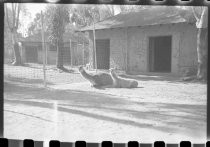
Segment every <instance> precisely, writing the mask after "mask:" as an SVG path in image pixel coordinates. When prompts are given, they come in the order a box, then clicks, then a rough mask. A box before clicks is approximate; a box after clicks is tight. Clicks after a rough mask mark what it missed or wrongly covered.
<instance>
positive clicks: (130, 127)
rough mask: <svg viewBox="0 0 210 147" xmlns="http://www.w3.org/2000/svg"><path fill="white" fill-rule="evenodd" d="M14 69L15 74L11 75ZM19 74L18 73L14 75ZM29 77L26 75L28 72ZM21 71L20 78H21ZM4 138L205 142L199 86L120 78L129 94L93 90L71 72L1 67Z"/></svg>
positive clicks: (202, 87) (159, 78) (172, 79)
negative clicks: (132, 83)
mask: <svg viewBox="0 0 210 147" xmlns="http://www.w3.org/2000/svg"><path fill="white" fill-rule="evenodd" d="M15 68H17V69H15ZM19 68H22V69H19ZM30 70H31V71H32V72H35V73H33V74H34V75H35V74H36V76H34V78H33V75H32V74H31V72H29V71H30ZM23 71H24V72H23ZM4 73H5V78H4V135H5V137H6V138H10V139H26V138H30V139H34V140H51V139H57V140H60V141H69V142H74V141H77V140H85V141H87V142H101V141H105V140H111V141H113V142H128V141H132V140H136V141H140V142H146V143H151V142H154V141H157V140H163V141H165V142H166V143H177V142H180V141H182V140H189V141H192V143H201V142H202V143H203V142H204V141H206V100H207V97H206V94H207V86H206V84H205V83H198V82H182V81H180V80H179V78H180V77H177V76H171V75H168V74H158V73H153V74H148V73H147V74H143V73H142V74H141V75H136V76H134V75H133V76H131V75H130V76H128V75H127V76H126V77H129V78H133V79H136V80H138V83H139V87H138V88H135V89H124V88H122V89H116V88H107V89H95V88H92V87H90V84H89V83H88V82H87V81H86V80H85V79H83V78H82V77H81V75H80V74H78V73H77V72H76V71H75V72H72V73H59V72H58V71H53V70H52V71H51V72H50V70H49V71H48V72H47V73H48V75H51V79H50V78H49V77H48V85H47V88H43V81H42V80H41V76H42V73H41V69H40V68H37V69H35V68H32V67H10V66H8V65H5V70H4Z"/></svg>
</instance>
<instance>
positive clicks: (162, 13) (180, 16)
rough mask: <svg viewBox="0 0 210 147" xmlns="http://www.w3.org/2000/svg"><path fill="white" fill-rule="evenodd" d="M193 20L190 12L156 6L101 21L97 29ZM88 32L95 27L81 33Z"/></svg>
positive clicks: (84, 29) (88, 27) (171, 7)
mask: <svg viewBox="0 0 210 147" xmlns="http://www.w3.org/2000/svg"><path fill="white" fill-rule="evenodd" d="M192 19H193V21H194V16H193V15H192V12H191V11H189V10H183V9H180V8H176V7H174V6H155V7H153V8H152V7H151V8H147V9H143V10H141V11H138V12H129V13H120V14H118V15H115V16H113V17H110V18H107V19H105V20H103V21H99V22H97V23H95V29H96V30H100V29H110V28H123V27H134V26H148V25H158V24H172V23H184V22H186V23H190V21H192ZM88 30H93V26H87V27H84V28H82V29H81V30H80V31H88Z"/></svg>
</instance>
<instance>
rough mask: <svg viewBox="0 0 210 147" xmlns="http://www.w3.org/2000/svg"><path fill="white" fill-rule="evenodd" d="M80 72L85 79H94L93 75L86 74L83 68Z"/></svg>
mask: <svg viewBox="0 0 210 147" xmlns="http://www.w3.org/2000/svg"><path fill="white" fill-rule="evenodd" d="M80 74H81V75H82V76H83V77H84V78H85V79H87V80H90V81H93V80H94V79H93V77H92V76H91V75H90V74H88V73H87V72H86V71H85V70H83V71H81V72H80Z"/></svg>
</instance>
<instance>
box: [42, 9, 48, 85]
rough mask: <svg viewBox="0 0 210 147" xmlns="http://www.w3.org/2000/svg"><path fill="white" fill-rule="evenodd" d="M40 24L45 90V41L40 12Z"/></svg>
mask: <svg viewBox="0 0 210 147" xmlns="http://www.w3.org/2000/svg"><path fill="white" fill-rule="evenodd" d="M41 24H42V51H43V55H42V58H43V73H44V87H45V88H46V87H47V85H46V70H45V64H46V63H45V62H46V49H45V39H44V29H43V14H42V11H41Z"/></svg>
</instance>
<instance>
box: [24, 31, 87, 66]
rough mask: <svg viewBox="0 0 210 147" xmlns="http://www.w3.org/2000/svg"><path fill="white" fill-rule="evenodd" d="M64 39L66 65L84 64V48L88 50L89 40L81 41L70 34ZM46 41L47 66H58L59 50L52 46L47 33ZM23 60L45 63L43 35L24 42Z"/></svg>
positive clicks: (28, 38) (66, 34)
mask: <svg viewBox="0 0 210 147" xmlns="http://www.w3.org/2000/svg"><path fill="white" fill-rule="evenodd" d="M63 38H64V55H63V59H64V64H68V65H70V64H71V65H81V64H83V51H84V50H83V49H84V46H85V48H87V46H88V45H87V44H88V42H87V40H81V38H80V39H79V40H78V38H77V37H72V35H71V34H70V33H65V34H64V37H63ZM45 39H46V41H45V45H46V50H47V64H56V57H57V48H56V47H55V46H52V45H51V44H50V41H49V34H47V33H45ZM70 46H71V47H70ZM86 50H87V49H86ZM84 52H85V51H84ZM22 60H23V63H41V64H42V63H43V49H42V36H41V33H39V34H35V35H31V36H28V37H26V38H25V39H24V40H23V41H22Z"/></svg>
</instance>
